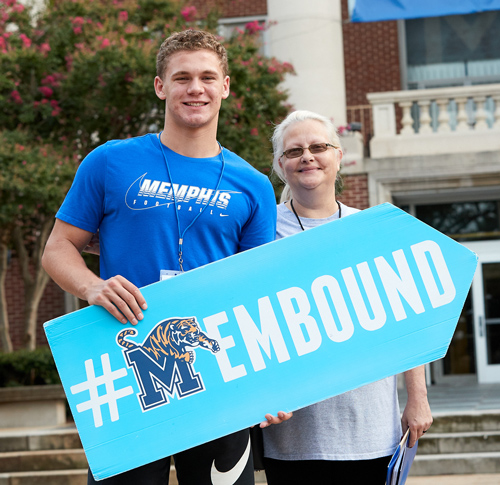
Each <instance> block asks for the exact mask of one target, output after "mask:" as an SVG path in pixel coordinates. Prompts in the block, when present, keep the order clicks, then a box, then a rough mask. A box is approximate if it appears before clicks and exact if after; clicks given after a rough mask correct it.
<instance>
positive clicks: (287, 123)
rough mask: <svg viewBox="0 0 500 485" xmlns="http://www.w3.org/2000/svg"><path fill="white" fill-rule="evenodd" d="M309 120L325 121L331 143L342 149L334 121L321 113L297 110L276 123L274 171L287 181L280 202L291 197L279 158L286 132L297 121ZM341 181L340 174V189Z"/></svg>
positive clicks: (338, 176)
mask: <svg viewBox="0 0 500 485" xmlns="http://www.w3.org/2000/svg"><path fill="white" fill-rule="evenodd" d="M307 120H315V121H319V122H320V123H323V126H324V127H325V128H326V132H327V134H328V141H329V143H331V144H332V145H333V146H334V147H335V148H339V149H340V150H342V145H341V144H340V138H339V135H338V133H337V129H336V128H335V125H334V124H333V122H332V121H331V120H330V119H328V118H327V117H326V116H323V115H319V114H317V113H313V112H312V111H306V110H297V111H293V112H292V113H290V114H289V115H288V116H287V117H286V118H285V119H284V120H283V121H282V122H281V123H280V124H279V125H276V127H275V128H274V132H273V136H272V137H271V142H272V144H273V171H274V173H276V175H278V177H279V178H280V179H281V180H282V181H283V182H284V183H285V187H284V189H283V192H282V193H281V199H280V202H284V201H286V200H290V198H291V191H290V186H289V185H288V183H287V181H286V177H285V172H284V171H283V169H282V168H281V167H280V164H279V159H280V158H281V155H282V154H283V146H284V140H285V133H286V131H287V130H288V128H290V127H291V126H292V125H294V124H295V123H301V122H302V121H307ZM341 182H342V179H341V178H340V175H339V174H338V175H337V181H336V184H335V185H336V186H337V188H338V189H339V191H340V189H341V186H342V183H341Z"/></svg>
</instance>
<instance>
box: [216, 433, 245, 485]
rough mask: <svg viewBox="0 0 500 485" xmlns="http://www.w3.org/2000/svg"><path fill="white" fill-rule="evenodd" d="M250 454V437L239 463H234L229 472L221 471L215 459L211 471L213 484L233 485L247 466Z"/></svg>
mask: <svg viewBox="0 0 500 485" xmlns="http://www.w3.org/2000/svg"><path fill="white" fill-rule="evenodd" d="M249 456H250V438H248V445H247V448H246V450H245V451H244V453H243V455H242V457H241V458H240V459H239V460H238V463H236V465H234V467H233V468H231V470H228V471H227V472H220V471H219V470H217V468H216V467H215V460H214V462H213V463H212V470H211V471H210V478H211V479H212V483H213V485H233V484H234V483H236V481H237V480H238V478H240V476H241V474H242V473H243V470H244V469H245V467H246V466H247V463H248V457H249Z"/></svg>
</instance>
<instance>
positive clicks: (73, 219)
mask: <svg viewBox="0 0 500 485" xmlns="http://www.w3.org/2000/svg"><path fill="white" fill-rule="evenodd" d="M106 165H107V164H106V147H105V145H103V146H100V147H98V148H96V149H95V150H94V151H92V152H91V153H90V154H89V155H87V157H85V159H84V160H83V162H82V163H81V164H80V166H79V167H78V170H77V172H76V175H75V179H74V180H73V184H72V185H71V188H70V189H69V192H68V194H67V195H66V198H65V199H64V202H63V203H62V205H61V207H60V209H59V211H58V212H57V214H56V217H57V218H58V219H60V220H62V221H64V222H67V223H68V224H71V225H72V226H76V227H78V228H80V229H83V230H85V231H89V232H94V233H95V232H96V231H97V229H98V227H99V225H100V222H101V220H102V217H103V214H104V201H105V178H106V175H105V174H106Z"/></svg>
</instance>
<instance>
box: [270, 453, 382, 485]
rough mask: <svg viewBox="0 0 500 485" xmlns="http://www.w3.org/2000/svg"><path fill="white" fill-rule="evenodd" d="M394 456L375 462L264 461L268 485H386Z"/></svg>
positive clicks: (378, 459)
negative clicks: (389, 467)
mask: <svg viewBox="0 0 500 485" xmlns="http://www.w3.org/2000/svg"><path fill="white" fill-rule="evenodd" d="M390 459H391V457H390V456H387V457H383V458H377V459H375V460H356V461H328V460H297V461H287V460H273V459H271V458H264V465H265V467H266V468H265V469H266V477H267V483H268V485H295V484H297V485H304V484H307V483H310V484H314V485H367V484H370V485H385V477H386V475H387V466H388V465H389V461H390Z"/></svg>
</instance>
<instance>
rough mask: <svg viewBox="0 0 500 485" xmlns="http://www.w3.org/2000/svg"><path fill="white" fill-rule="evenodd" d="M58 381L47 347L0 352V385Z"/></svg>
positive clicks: (56, 382)
mask: <svg viewBox="0 0 500 485" xmlns="http://www.w3.org/2000/svg"><path fill="white" fill-rule="evenodd" d="M60 383H61V380H60V379H59V374H58V373H57V370H56V364H55V362H54V359H53V357H52V353H51V351H50V349H49V347H40V348H38V349H36V350H17V351H15V352H12V353H4V352H1V353H0V387H16V386H34V385H43V384H60Z"/></svg>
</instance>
